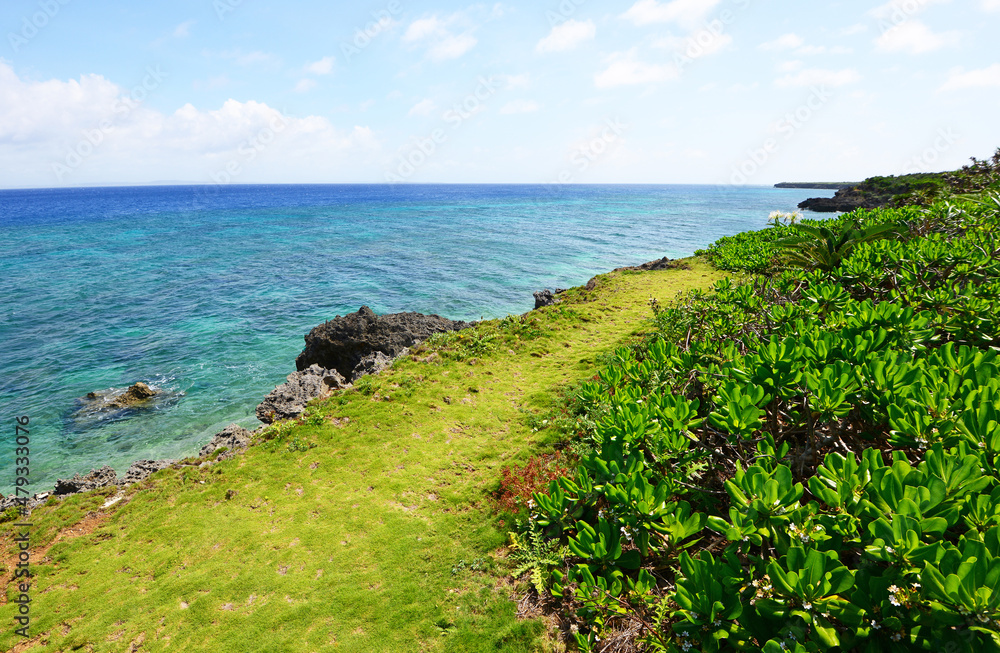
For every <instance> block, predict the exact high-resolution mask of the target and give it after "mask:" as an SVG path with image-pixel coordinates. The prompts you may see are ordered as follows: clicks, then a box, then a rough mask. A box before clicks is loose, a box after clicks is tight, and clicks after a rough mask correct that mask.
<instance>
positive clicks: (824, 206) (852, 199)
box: [799, 184, 894, 213]
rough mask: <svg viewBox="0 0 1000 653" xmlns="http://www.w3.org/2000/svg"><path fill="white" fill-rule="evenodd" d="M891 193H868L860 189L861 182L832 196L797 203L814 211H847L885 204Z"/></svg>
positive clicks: (873, 207) (802, 207)
mask: <svg viewBox="0 0 1000 653" xmlns="http://www.w3.org/2000/svg"><path fill="white" fill-rule="evenodd" d="M893 197H894V196H893V195H889V196H883V195H879V194H869V193H866V192H865V191H864V190H862V189H861V184H859V185H857V186H852V187H849V188H841V189H840V190H838V191H837V192H836V193H835V194H834V196H833V197H813V198H810V199H807V200H805V201H804V202H800V203H799V208H800V209H805V210H807V211H816V212H817V213H833V212H835V211H841V212H845V213H846V212H847V211H853V210H854V209H876V208H879V207H882V206H886V205H887V204H888V203H889V202H890V201H891V200H892V198H893Z"/></svg>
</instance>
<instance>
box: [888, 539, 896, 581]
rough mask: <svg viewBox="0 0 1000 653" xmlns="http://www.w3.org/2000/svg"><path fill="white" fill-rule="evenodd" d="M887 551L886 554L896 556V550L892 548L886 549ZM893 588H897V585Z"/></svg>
mask: <svg viewBox="0 0 1000 653" xmlns="http://www.w3.org/2000/svg"><path fill="white" fill-rule="evenodd" d="M885 550H886V552H887V553H888V554H889V555H895V554H896V549H894V548H892V547H891V546H887V547H885ZM893 587H895V585H894V586H893Z"/></svg>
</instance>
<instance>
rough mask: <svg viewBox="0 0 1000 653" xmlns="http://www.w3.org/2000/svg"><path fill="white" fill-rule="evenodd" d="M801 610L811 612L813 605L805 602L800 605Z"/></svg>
mask: <svg viewBox="0 0 1000 653" xmlns="http://www.w3.org/2000/svg"><path fill="white" fill-rule="evenodd" d="M802 609H803V610H812V609H813V604H812V603H809V602H808V601H806V602H805V603H803V604H802Z"/></svg>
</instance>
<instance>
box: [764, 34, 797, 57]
mask: <svg viewBox="0 0 1000 653" xmlns="http://www.w3.org/2000/svg"><path fill="white" fill-rule="evenodd" d="M804 44H805V40H804V39H803V38H802V37H801V36H799V35H798V34H793V33H789V34H784V35H782V36H779V37H778V38H776V39H774V40H773V41H768V42H767V43H761V44H760V45H758V46H757V49H758V50H765V51H767V52H780V51H782V50H794V49H795V48H801V47H802V46H803V45H804Z"/></svg>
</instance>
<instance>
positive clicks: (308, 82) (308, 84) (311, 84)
mask: <svg viewBox="0 0 1000 653" xmlns="http://www.w3.org/2000/svg"><path fill="white" fill-rule="evenodd" d="M314 88H316V80H314V79H308V78H306V79H300V80H299V83H298V84H296V85H295V92H296V93H305V92H306V91H311V90H312V89H314Z"/></svg>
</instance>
